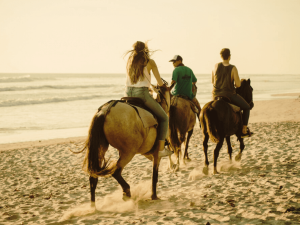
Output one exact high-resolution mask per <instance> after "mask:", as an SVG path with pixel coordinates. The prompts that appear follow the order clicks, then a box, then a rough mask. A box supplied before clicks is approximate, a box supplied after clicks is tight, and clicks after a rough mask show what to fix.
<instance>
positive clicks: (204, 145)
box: [203, 133, 209, 175]
mask: <svg viewBox="0 0 300 225" xmlns="http://www.w3.org/2000/svg"><path fill="white" fill-rule="evenodd" d="M208 139H209V136H208V133H205V136H204V139H203V151H204V157H205V161H204V164H205V167H203V173H204V174H206V175H208V165H209V162H208V157H207V149H208V145H207V143H208Z"/></svg>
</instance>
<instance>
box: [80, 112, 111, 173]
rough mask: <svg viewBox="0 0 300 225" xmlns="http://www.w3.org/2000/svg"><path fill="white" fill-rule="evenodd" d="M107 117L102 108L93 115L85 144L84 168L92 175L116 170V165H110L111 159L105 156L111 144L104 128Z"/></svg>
mask: <svg viewBox="0 0 300 225" xmlns="http://www.w3.org/2000/svg"><path fill="white" fill-rule="evenodd" d="M105 117H106V113H104V112H103V111H102V110H101V111H99V112H98V113H96V115H95V116H94V117H93V119H92V122H91V125H90V129H89V135H88V138H87V140H86V142H85V146H84V149H87V151H86V155H85V159H84V161H83V170H84V171H85V172H87V173H88V174H89V175H90V176H92V177H98V176H107V175H111V174H112V173H113V172H114V167H110V161H109V159H108V160H106V159H105V157H104V156H105V153H106V151H107V149H108V146H109V143H108V141H107V139H106V137H105V134H104V130H103V127H104V121H105Z"/></svg>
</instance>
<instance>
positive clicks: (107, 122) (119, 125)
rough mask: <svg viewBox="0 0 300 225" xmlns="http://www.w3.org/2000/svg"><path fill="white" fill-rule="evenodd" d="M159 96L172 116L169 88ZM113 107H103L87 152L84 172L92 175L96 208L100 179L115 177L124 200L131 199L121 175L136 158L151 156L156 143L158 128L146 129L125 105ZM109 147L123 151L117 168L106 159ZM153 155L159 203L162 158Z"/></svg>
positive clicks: (92, 199)
mask: <svg viewBox="0 0 300 225" xmlns="http://www.w3.org/2000/svg"><path fill="white" fill-rule="evenodd" d="M158 96H159V97H160V99H161V103H160V104H161V106H162V108H163V109H164V110H165V112H166V113H167V114H168V112H169V107H170V89H169V87H167V86H163V87H161V88H160V91H159V93H158ZM111 104H112V103H107V104H105V105H104V106H102V108H101V109H99V111H98V112H97V113H96V115H95V116H94V118H93V119H92V122H91V125H90V130H89V135H88V138H87V140H86V144H85V147H84V149H83V150H85V149H86V150H87V151H86V156H85V159H84V164H83V169H84V170H85V171H86V172H87V173H88V174H89V175H90V190H91V205H92V206H95V189H96V186H97V183H98V177H101V176H107V175H112V176H113V177H114V178H115V179H116V180H117V181H118V183H119V184H120V185H121V187H122V189H123V199H126V198H130V197H131V193H130V186H129V185H128V184H127V182H126V181H125V180H124V178H123V177H122V175H121V173H122V171H123V169H124V167H125V166H126V165H127V164H128V163H129V162H130V161H131V160H132V158H133V157H134V155H135V154H142V155H143V154H145V153H147V152H149V151H150V150H151V149H152V148H153V145H154V143H155V141H156V135H157V130H156V127H154V126H153V127H150V128H145V127H144V125H143V123H142V121H141V119H140V117H139V115H138V114H137V112H136V111H135V109H134V108H133V107H131V106H129V105H128V104H125V103H122V102H117V103H116V104H115V105H114V106H113V107H112V106H111ZM108 107H111V108H110V109H109V111H107V109H108ZM109 145H111V146H113V147H114V148H116V149H117V150H118V151H119V159H118V161H117V163H116V164H115V165H112V164H110V162H109V160H106V159H105V153H106V151H107V149H108V146H109ZM83 150H82V151H83ZM82 151H81V152H82ZM76 153H80V152H76ZM151 155H152V157H153V158H152V157H151ZM151 155H150V157H151V158H152V161H153V174H152V196H151V198H152V199H153V200H154V199H158V197H157V194H156V184H157V181H158V167H159V163H160V158H159V157H158V151H156V152H152V153H151ZM147 158H149V155H148V156H147Z"/></svg>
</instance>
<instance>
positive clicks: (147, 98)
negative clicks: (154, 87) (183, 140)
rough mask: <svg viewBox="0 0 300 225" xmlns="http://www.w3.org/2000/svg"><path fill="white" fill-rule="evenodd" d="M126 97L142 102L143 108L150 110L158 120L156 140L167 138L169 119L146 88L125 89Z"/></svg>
mask: <svg viewBox="0 0 300 225" xmlns="http://www.w3.org/2000/svg"><path fill="white" fill-rule="evenodd" d="M125 92H126V93H125V94H126V97H137V98H140V99H142V100H143V102H144V104H145V106H147V107H148V108H149V109H151V110H152V112H153V113H154V114H155V116H156V117H157V120H158V128H157V139H158V140H163V141H164V140H165V139H166V138H167V132H168V125H169V117H168V115H167V114H166V113H165V111H164V110H163V108H162V107H161V106H160V104H158V103H157V102H156V101H155V100H154V99H153V98H152V96H151V95H150V94H149V89H148V88H147V87H127V88H126V91H125Z"/></svg>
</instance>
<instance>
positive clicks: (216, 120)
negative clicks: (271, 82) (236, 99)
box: [200, 79, 254, 174]
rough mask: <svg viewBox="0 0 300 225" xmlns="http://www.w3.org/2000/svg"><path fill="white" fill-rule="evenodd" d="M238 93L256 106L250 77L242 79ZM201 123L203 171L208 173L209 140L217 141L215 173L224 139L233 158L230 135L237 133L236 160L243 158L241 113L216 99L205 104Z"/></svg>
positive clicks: (251, 104) (221, 100) (215, 172)
mask: <svg viewBox="0 0 300 225" xmlns="http://www.w3.org/2000/svg"><path fill="white" fill-rule="evenodd" d="M236 90H237V94H239V95H240V96H242V97H243V98H244V99H245V100H246V102H248V104H250V106H251V108H252V107H253V106H254V104H253V101H252V91H253V89H252V87H251V85H250V79H248V80H244V79H243V80H242V81H241V86H240V87H239V88H237V89H236ZM200 123H201V127H202V132H203V151H204V155H205V166H206V167H204V169H203V172H204V173H205V174H208V165H209V162H208V159H207V149H208V145H207V143H208V140H209V138H210V139H211V141H213V142H215V143H217V146H216V148H215V150H214V174H217V173H218V171H217V160H218V156H219V152H220V149H221V147H222V145H223V142H224V139H226V142H227V148H228V154H229V159H230V160H231V154H232V147H231V143H230V136H231V135H234V134H235V135H236V136H237V138H238V140H239V142H240V152H239V153H238V155H237V156H236V157H235V160H236V161H240V160H241V156H242V152H243V150H244V148H245V145H244V141H243V138H241V134H242V126H243V124H242V118H241V115H240V113H237V112H235V111H234V110H233V108H232V107H231V106H230V105H229V104H228V103H227V102H226V101H224V100H223V99H219V100H214V101H211V102H208V103H206V104H205V105H204V107H203V109H202V110H201V113H200Z"/></svg>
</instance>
